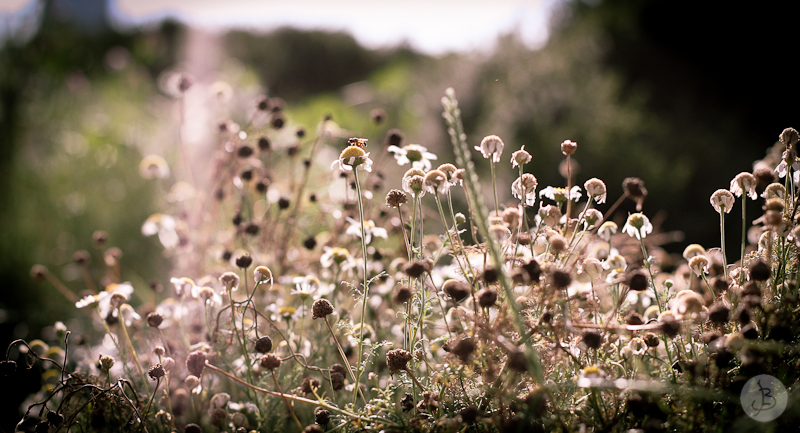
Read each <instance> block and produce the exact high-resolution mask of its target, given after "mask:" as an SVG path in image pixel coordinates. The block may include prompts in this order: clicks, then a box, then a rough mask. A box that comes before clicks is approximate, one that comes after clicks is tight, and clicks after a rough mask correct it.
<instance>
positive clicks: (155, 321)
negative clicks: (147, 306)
mask: <svg viewBox="0 0 800 433" xmlns="http://www.w3.org/2000/svg"><path fill="white" fill-rule="evenodd" d="M163 321H164V317H163V316H161V315H160V314H158V313H156V312H155V311H153V312H152V313H148V314H147V325H148V326H150V327H151V328H158V327H159V326H161V322H163Z"/></svg>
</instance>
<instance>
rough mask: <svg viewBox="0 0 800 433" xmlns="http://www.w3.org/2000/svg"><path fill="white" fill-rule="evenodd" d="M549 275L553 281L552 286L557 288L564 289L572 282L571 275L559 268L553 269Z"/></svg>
mask: <svg viewBox="0 0 800 433" xmlns="http://www.w3.org/2000/svg"><path fill="white" fill-rule="evenodd" d="M550 277H551V279H552V282H553V286H555V287H556V288H557V289H565V288H567V287H569V285H570V284H572V276H571V275H570V274H569V272H565V271H562V270H560V269H554V270H553V272H552V274H550Z"/></svg>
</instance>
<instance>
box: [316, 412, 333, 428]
mask: <svg viewBox="0 0 800 433" xmlns="http://www.w3.org/2000/svg"><path fill="white" fill-rule="evenodd" d="M314 422H315V423H317V424H318V425H321V426H323V427H324V426H326V425H328V423H329V422H331V413H330V412H329V411H328V410H327V409H317V411H316V412H314Z"/></svg>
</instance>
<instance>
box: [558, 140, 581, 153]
mask: <svg viewBox="0 0 800 433" xmlns="http://www.w3.org/2000/svg"><path fill="white" fill-rule="evenodd" d="M576 150H578V143H576V142H574V141H571V140H564V141H563V142H562V143H561V153H563V154H564V155H566V156H569V155H572V154H573V153H575V151H576Z"/></svg>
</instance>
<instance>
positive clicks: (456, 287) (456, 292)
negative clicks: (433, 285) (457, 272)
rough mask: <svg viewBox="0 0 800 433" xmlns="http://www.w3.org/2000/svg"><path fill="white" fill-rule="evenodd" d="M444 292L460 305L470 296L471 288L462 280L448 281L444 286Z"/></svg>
mask: <svg viewBox="0 0 800 433" xmlns="http://www.w3.org/2000/svg"><path fill="white" fill-rule="evenodd" d="M442 290H443V291H444V293H446V294H447V296H450V297H451V298H453V301H454V302H456V303H458V302H461V301H463V300H464V299H466V298H467V296H469V294H470V286H469V284H467V283H465V282H464V281H460V280H447V281H445V283H444V284H443V285H442Z"/></svg>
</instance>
